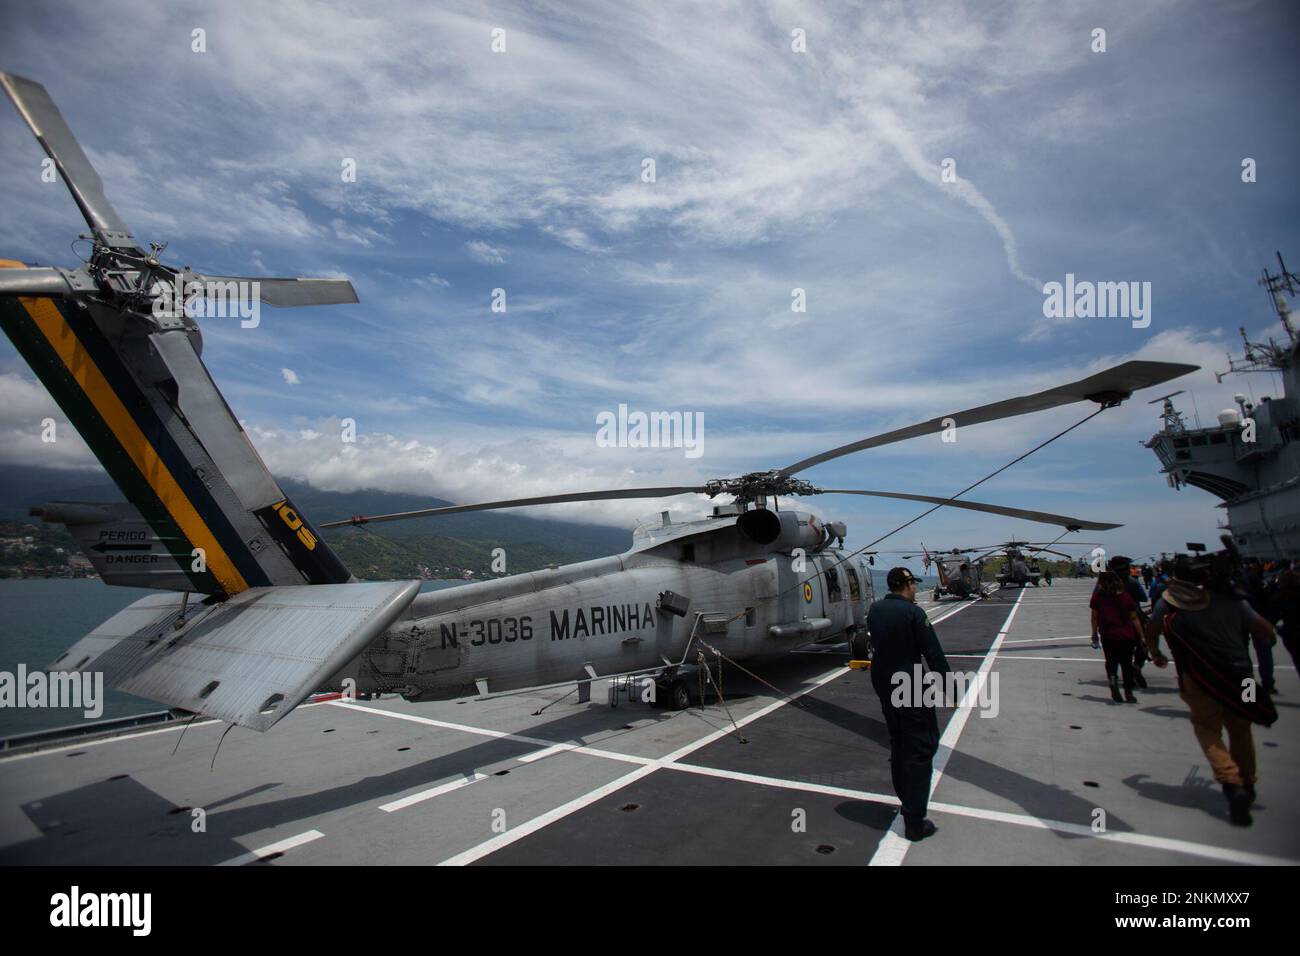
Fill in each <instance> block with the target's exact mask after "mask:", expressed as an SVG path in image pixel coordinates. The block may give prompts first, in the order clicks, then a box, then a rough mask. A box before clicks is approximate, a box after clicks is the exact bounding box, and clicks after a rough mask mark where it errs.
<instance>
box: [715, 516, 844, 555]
mask: <svg viewBox="0 0 1300 956" xmlns="http://www.w3.org/2000/svg"><path fill="white" fill-rule="evenodd" d="M736 527H738V528H739V529H740V532H741V534H743V535H745V537H747V538H749V540H751V541H753V542H754V543H755V544H762V545H772V546H774V547H773V550H774V551H791V550H793V549H795V548H803V549H804V550H805V551H817V550H820V549H821V548H822V547H823V546H824V545H825V544H826V543H827V540H828V539H827V536H826V532H825V530H824V528H823V526H822V524H821V522H820V521H818V519H817V517H816V516H815V515H812V514H809V513H808V512H806V511H779V512H778V511H769V510H768V509H766V508H755V509H753V510H751V511H746V512H744V513H742V514H741V515H740V517H739V518H738V519H737V520H736Z"/></svg>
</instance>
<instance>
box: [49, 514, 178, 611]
mask: <svg viewBox="0 0 1300 956" xmlns="http://www.w3.org/2000/svg"><path fill="white" fill-rule="evenodd" d="M31 514H32V515H33V516H34V517H39V518H40V519H41V520H42V521H45V522H46V523H48V524H61V525H63V526H64V527H65V528H67V529H68V532H69V533H70V534H71V535H72V537H73V538H75V539H76V541H77V544H78V545H80V546H81V552H82V554H84V555H85V556H86V558H87V559H89V561H90V563H91V565H93V566H94V568H95V571H96V572H98V574H99V576H100V578H101V579H102V580H103V582H104V583H105V584H115V585H119V586H121V587H129V588H161V589H163V590H168V591H188V590H191V584H190V579H189V577H187V576H186V573H185V567H184V566H183V565H182V564H181V563H180V561H178V560H177V557H176V555H175V553H174V552H173V547H172V546H173V544H174V542H171V541H167V540H164V539H163V538H162V537H160V536H159V534H158V532H157V531H155V530H154V529H153V528H152V527H150V525H149V522H147V521H145V520H144V517H143V516H142V515H141V514H140V512H139V511H137V510H136V509H135V508H134V507H132V506H131V505H129V504H127V503H126V502H125V501H113V502H108V503H98V502H86V501H56V502H52V503H50V504H47V505H44V506H43V507H40V508H33V509H31ZM192 563H193V562H191V564H192Z"/></svg>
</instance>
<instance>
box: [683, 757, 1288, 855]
mask: <svg viewBox="0 0 1300 956" xmlns="http://www.w3.org/2000/svg"><path fill="white" fill-rule="evenodd" d="M664 766H665V767H667V769H669V770H681V771H685V772H687V773H696V774H701V775H703V776H706V777H719V778H722V779H724V780H737V781H740V782H741V783H752V784H757V785H758V786H762V787H779V788H781V789H784V790H799V791H803V792H806V793H819V794H823V795H825V796H830V797H845V798H847V799H849V800H860V801H862V802H865V803H883V804H897V803H898V797H896V796H894V795H893V794H892V793H873V792H871V791H868V790H852V789H850V788H848V787H832V786H828V785H826V784H819V783H808V782H805V781H802V780H784V779H781V778H779V777H764V776H761V775H759V774H752V773H741V772H739V771H735V770H719V769H717V768H716V767H700V766H696V765H694V764H686V763H672V764H665V765H664ZM930 809H931V810H933V811H935V812H936V813H951V814H953V815H955V816H963V817H974V818H976V819H980V820H989V821H993V822H996V823H1009V824H1011V825H1013V826H1020V827H1031V828H1034V829H1040V830H1051V831H1053V832H1056V833H1068V834H1070V835H1071V836H1081V837H1090V838H1093V839H1097V840H1109V841H1110V842H1112V843H1126V844H1130V845H1134V846H1142V847H1147V848H1149V849H1154V850H1168V851H1170V852H1174V853H1186V854H1189V855H1191V856H1200V857H1205V858H1207V859H1211V860H1218V861H1220V862H1223V863H1242V864H1247V865H1253V866H1295V865H1297V864H1300V860H1292V859H1288V858H1287V857H1281V856H1268V855H1266V854H1263V853H1249V852H1247V851H1244V850H1232V849H1228V848H1226V847H1219V846H1213V845H1212V844H1208V843H1195V842H1192V841H1190V840H1178V839H1174V838H1171V837H1160V836H1152V835H1149V834H1145V833H1125V832H1118V833H1094V832H1093V830H1092V827H1091V826H1088V825H1085V824H1079V823H1066V822H1065V821H1063V820H1049V819H1047V818H1045V817H1036V816H1032V815H1030V814H1024V813H1008V812H1005V811H1002V810H986V809H984V808H982V807H968V806H963V805H960V804H955V803H931V804H930Z"/></svg>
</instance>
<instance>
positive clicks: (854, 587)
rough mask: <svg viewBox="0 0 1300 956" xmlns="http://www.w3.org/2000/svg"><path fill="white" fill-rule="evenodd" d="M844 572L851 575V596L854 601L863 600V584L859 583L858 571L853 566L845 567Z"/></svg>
mask: <svg viewBox="0 0 1300 956" xmlns="http://www.w3.org/2000/svg"><path fill="white" fill-rule="evenodd" d="M844 573H845V574H847V575H848V576H849V598H850V599H851V600H854V601H861V600H862V585H861V584H859V583H858V572H857V571H854V570H853V568H852V567H845V569H844Z"/></svg>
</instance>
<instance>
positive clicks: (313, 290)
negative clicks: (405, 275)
mask: <svg viewBox="0 0 1300 956" xmlns="http://www.w3.org/2000/svg"><path fill="white" fill-rule="evenodd" d="M194 278H195V279H196V280H198V281H199V282H202V283H203V284H204V285H205V286H209V288H211V286H212V285H220V286H221V287H223V288H224V289H225V290H227V291H226V292H225V294H226V295H227V296H229V297H231V298H242V299H251V298H252V297H253V295H256V296H257V297H258V298H259V299H260V300H261V301H262V302H265V303H266V304H267V305H271V306H275V307H276V308H289V307H291V306H298V305H350V304H352V303H354V302H357V301H359V300H358V299H357V290H356V289H354V288H352V283H351V282H349V281H348V280H347V279H298V278H292V279H284V278H268V279H256V278H251V277H249V276H209V275H195V277H194ZM254 290H255V291H254Z"/></svg>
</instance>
